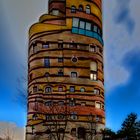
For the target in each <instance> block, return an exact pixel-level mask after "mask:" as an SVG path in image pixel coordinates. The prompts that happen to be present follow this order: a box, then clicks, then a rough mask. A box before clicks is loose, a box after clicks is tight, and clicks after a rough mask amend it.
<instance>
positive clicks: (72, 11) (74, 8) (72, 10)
mask: <svg viewBox="0 0 140 140" xmlns="http://www.w3.org/2000/svg"><path fill="white" fill-rule="evenodd" d="M71 13H76V7H75V6H74V5H73V6H71Z"/></svg>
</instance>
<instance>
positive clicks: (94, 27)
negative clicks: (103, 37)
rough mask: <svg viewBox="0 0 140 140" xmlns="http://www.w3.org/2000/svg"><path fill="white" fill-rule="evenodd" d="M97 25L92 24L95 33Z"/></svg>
mask: <svg viewBox="0 0 140 140" xmlns="http://www.w3.org/2000/svg"><path fill="white" fill-rule="evenodd" d="M97 30H98V27H97V26H96V25H94V26H93V31H94V32H96V33H97Z"/></svg>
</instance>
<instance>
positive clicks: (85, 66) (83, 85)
mask: <svg viewBox="0 0 140 140" xmlns="http://www.w3.org/2000/svg"><path fill="white" fill-rule="evenodd" d="M86 8H87V9H86ZM75 21H77V22H75ZM28 52H29V55H28V56H29V57H28V66H29V67H28V79H29V80H28V118H27V120H28V121H27V131H26V139H27V140H31V139H38V140H42V139H43V140H44V139H45V140H46V139H48V140H49V139H51V138H50V137H52V135H51V134H52V133H53V134H54V135H57V134H58V133H57V130H58V129H59V130H60V128H61V129H62V128H63V129H64V130H65V132H66V135H65V140H67V139H68V140H69V139H71V138H72V137H73V138H74V137H75V138H76V137H77V136H78V134H77V132H80V130H79V129H80V128H81V130H82V128H84V129H85V131H86V137H85V139H87V140H88V139H90V136H91V132H92V131H95V130H96V132H97V134H98V137H97V135H96V137H97V139H98V138H99V137H100V136H99V135H100V133H101V129H103V128H104V124H105V114H104V73H103V67H104V64H103V39H102V11H101V1H100V0H90V1H87V0H78V1H75V0H73V1H69V0H66V1H65V0H49V14H44V15H42V16H41V17H40V19H39V22H38V23H36V24H34V25H32V26H31V28H30V30H29V50H28ZM71 72H73V73H71ZM75 72H76V73H75ZM50 130H51V131H52V132H51V133H50ZM73 130H74V131H73ZM75 131H76V132H75ZM83 131H84V130H83ZM59 134H60V133H59ZM74 135H75V136H74ZM93 135H94V137H95V134H94V132H93V134H92V136H93ZM60 137H63V135H62V134H60ZM52 139H54V138H52ZM79 139H80V138H79ZM99 139H100V138H99Z"/></svg>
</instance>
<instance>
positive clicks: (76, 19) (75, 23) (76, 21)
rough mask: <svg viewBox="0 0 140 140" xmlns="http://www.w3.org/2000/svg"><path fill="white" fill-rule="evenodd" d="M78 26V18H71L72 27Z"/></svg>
mask: <svg viewBox="0 0 140 140" xmlns="http://www.w3.org/2000/svg"><path fill="white" fill-rule="evenodd" d="M78 26H79V18H73V27H77V28H78Z"/></svg>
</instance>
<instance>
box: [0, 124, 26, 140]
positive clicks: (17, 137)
mask: <svg viewBox="0 0 140 140" xmlns="http://www.w3.org/2000/svg"><path fill="white" fill-rule="evenodd" d="M7 136H9V137H10V138H11V139H12V140H24V139H25V128H20V127H17V126H16V125H15V124H13V123H7V122H0V137H2V138H5V137H7Z"/></svg>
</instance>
